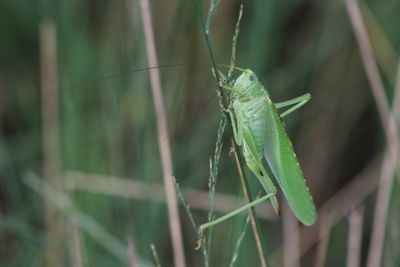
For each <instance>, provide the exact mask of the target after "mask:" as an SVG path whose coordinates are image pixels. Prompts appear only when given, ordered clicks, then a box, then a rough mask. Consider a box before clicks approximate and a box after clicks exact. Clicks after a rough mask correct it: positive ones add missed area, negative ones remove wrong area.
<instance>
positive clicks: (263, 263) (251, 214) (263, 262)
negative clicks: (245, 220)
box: [231, 140, 267, 267]
mask: <svg viewBox="0 0 400 267" xmlns="http://www.w3.org/2000/svg"><path fill="white" fill-rule="evenodd" d="M231 143H232V147H235V143H234V141H233V140H231ZM234 155H235V161H236V165H237V169H238V171H239V177H240V183H241V185H242V187H243V195H244V198H245V200H246V202H247V203H250V201H251V200H250V197H249V195H248V193H247V190H248V189H247V188H246V183H245V181H244V177H243V170H242V168H241V167H240V162H239V157H238V154H237V152H236V150H235V151H234ZM248 213H249V217H250V223H251V228H252V230H253V235H254V239H255V241H256V247H257V252H258V257H259V259H260V264H261V266H262V267H267V260H266V259H265V257H264V252H263V245H262V241H261V238H260V236H259V234H258V229H257V222H256V218H255V215H254V211H253V209H252V208H251V209H248Z"/></svg>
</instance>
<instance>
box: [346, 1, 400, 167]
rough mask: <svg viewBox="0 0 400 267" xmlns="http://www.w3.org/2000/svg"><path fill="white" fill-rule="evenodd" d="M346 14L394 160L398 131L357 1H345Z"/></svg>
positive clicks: (396, 151)
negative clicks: (348, 17)
mask: <svg viewBox="0 0 400 267" xmlns="http://www.w3.org/2000/svg"><path fill="white" fill-rule="evenodd" d="M345 2H346V7H347V12H348V13H349V16H350V19H351V23H352V26H353V30H354V33H355V35H356V39H357V43H358V46H359V48H360V52H361V58H362V61H363V64H364V68H365V71H366V73H367V78H368V81H369V83H370V85H371V87H370V88H371V91H372V95H373V97H374V100H375V104H376V106H377V108H378V113H379V117H380V120H381V123H382V126H383V130H384V133H385V136H386V141H387V144H388V148H389V150H390V154H391V156H392V157H393V161H394V162H396V161H395V160H394V159H396V158H397V153H398V131H397V128H396V124H395V121H394V118H393V116H392V114H391V113H390V109H389V105H388V102H387V98H386V95H385V88H384V86H383V82H382V79H381V77H380V74H379V70H378V66H377V64H376V61H375V59H374V54H373V51H372V46H371V43H370V40H369V37H368V33H367V30H366V27H365V25H364V21H363V19H362V16H361V12H360V8H359V6H358V3H357V0H346V1H345Z"/></svg>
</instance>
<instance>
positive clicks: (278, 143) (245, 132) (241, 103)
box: [200, 65, 316, 231]
mask: <svg viewBox="0 0 400 267" xmlns="http://www.w3.org/2000/svg"><path fill="white" fill-rule="evenodd" d="M219 66H221V65H219ZM223 67H224V66H223ZM235 69H237V70H239V71H241V74H240V75H239V77H238V78H237V79H235V80H232V81H230V82H227V79H226V78H225V77H224V75H223V74H222V73H220V77H221V81H220V85H221V87H222V88H223V89H224V90H228V91H229V92H230V93H229V102H230V104H229V107H227V108H225V107H223V110H224V111H225V112H227V113H228V114H229V117H230V119H231V123H232V130H233V135H234V140H235V143H236V144H237V145H238V146H239V147H240V150H241V153H242V155H243V158H244V159H245V161H246V165H247V167H248V168H249V169H250V170H251V171H252V173H253V174H254V175H255V176H256V177H257V179H258V181H259V182H260V183H261V185H262V186H263V188H264V189H265V191H267V193H268V195H267V196H265V197H263V198H264V199H270V200H271V203H272V206H273V207H274V209H275V211H276V212H277V213H278V214H279V213H280V210H279V203H278V200H277V198H276V195H275V194H276V191H277V189H276V187H275V184H274V183H273V182H272V179H271V178H270V175H269V174H268V172H267V171H266V169H265V167H264V163H263V160H264V159H265V162H266V163H267V166H268V167H269V170H270V173H271V174H272V175H273V176H274V177H275V179H276V181H277V182H278V184H279V186H280V188H281V189H282V191H283V194H284V195H285V197H286V199H287V201H288V203H289V206H290V208H291V209H292V211H293V213H294V214H295V216H296V217H297V218H298V219H299V221H301V222H302V223H303V224H305V225H308V226H310V225H312V224H313V223H314V222H315V220H316V209H315V205H314V202H313V200H312V197H311V195H310V193H309V190H308V188H307V185H306V183H305V179H304V176H303V172H302V170H301V168H300V165H299V163H298V161H297V158H296V154H295V152H294V149H293V146H292V143H291V141H290V139H289V137H288V135H287V133H286V130H285V126H284V123H283V121H282V118H283V117H285V116H286V115H288V114H290V113H291V112H293V111H295V110H296V109H298V108H300V107H301V106H303V105H304V104H305V103H306V102H308V101H309V99H310V95H309V94H305V95H302V96H300V97H297V98H294V99H291V100H288V101H285V102H281V103H276V104H274V103H273V102H272V101H271V99H270V96H269V94H268V92H267V90H266V89H265V88H264V86H263V85H262V84H261V83H260V82H259V80H258V78H257V76H256V75H255V74H254V73H253V72H252V71H251V70H249V69H241V68H235ZM288 106H292V107H290V108H289V109H288V110H286V111H285V112H283V113H282V114H279V113H278V111H277V109H280V108H284V107H288ZM255 202H257V203H259V202H260V199H257V200H255V201H253V202H252V203H249V204H247V205H245V206H244V207H247V208H249V207H251V206H254V205H255V204H256V203H255ZM244 207H243V208H244ZM241 210H242V208H241ZM234 214H237V210H236V211H233V212H231V213H230V214H227V215H225V216H223V218H224V219H223V220H226V219H228V218H229V217H231V216H233V215H234ZM220 221H222V218H221V219H219V222H220ZM213 224H214V223H213V222H209V223H207V224H204V225H202V226H200V230H201V231H203V230H204V229H206V228H208V227H210V226H212V225H213Z"/></svg>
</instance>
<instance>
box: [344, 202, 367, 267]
mask: <svg viewBox="0 0 400 267" xmlns="http://www.w3.org/2000/svg"><path fill="white" fill-rule="evenodd" d="M363 217H364V207H363V206H360V207H358V208H356V209H355V210H353V212H352V213H350V215H349V217H348V221H349V239H348V243H347V265H346V266H347V267H359V266H360V264H361V243H362V231H363Z"/></svg>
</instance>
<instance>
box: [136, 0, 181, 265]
mask: <svg viewBox="0 0 400 267" xmlns="http://www.w3.org/2000/svg"><path fill="white" fill-rule="evenodd" d="M140 8H141V12H142V18H143V28H144V35H145V40H146V48H147V49H146V52H147V59H148V62H149V65H150V66H157V65H158V63H157V54H156V47H155V42H154V36H153V25H152V21H151V13H150V6H149V1H148V0H141V1H140ZM160 80H161V79H160V73H159V71H158V70H157V69H152V70H151V71H150V82H151V89H152V93H153V101H154V108H155V111H156V119H157V128H158V143H159V146H160V154H161V162H162V169H163V177H164V184H165V193H166V196H167V207H168V219H169V226H170V231H171V238H172V250H173V253H174V262H175V266H176V267H185V253H184V247H183V239H182V232H181V224H180V221H179V210H178V202H177V198H176V192H175V187H174V183H173V178H172V175H173V169H172V159H171V148H170V144H169V140H168V138H165V137H167V136H168V126H167V116H166V114H165V108H164V103H163V97H162V93H161V91H162V90H161V81H160Z"/></svg>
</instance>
